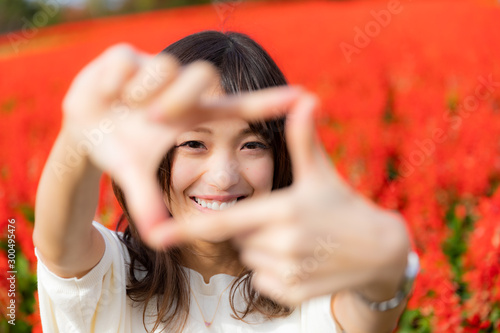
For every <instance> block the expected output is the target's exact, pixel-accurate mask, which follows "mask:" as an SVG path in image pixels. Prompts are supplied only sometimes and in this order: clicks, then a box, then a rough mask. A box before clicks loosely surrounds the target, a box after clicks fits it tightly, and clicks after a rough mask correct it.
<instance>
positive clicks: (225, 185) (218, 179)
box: [205, 153, 240, 191]
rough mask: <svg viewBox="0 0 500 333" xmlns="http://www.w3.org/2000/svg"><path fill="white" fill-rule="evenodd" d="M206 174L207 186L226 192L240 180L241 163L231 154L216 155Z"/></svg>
mask: <svg viewBox="0 0 500 333" xmlns="http://www.w3.org/2000/svg"><path fill="white" fill-rule="evenodd" d="M210 162H211V163H209V168H210V169H209V170H208V172H207V173H206V174H205V175H206V177H207V184H208V186H210V187H212V188H216V189H217V190H218V191H226V190H228V189H229V188H231V186H233V185H236V184H238V182H239V180H240V163H239V162H238V160H237V159H236V158H235V157H234V156H231V155H230V154H224V153H221V154H214V155H213V156H212V158H211V161H210Z"/></svg>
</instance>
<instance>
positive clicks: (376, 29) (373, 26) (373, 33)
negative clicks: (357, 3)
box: [339, 0, 403, 63]
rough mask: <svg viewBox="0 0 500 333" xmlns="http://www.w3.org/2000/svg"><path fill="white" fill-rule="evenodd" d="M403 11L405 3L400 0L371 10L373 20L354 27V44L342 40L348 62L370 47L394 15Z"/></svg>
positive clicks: (341, 46) (391, 0) (391, 1)
mask: <svg viewBox="0 0 500 333" xmlns="http://www.w3.org/2000/svg"><path fill="white" fill-rule="evenodd" d="M402 11H403V5H402V4H401V2H400V1H399V0H390V1H389V2H388V3H387V9H381V10H379V11H375V10H371V11H370V15H371V16H372V18H373V19H372V20H370V21H368V22H367V23H366V24H365V26H364V27H359V26H355V27H354V38H353V42H352V44H350V43H347V42H341V43H340V44H339V47H340V50H341V51H342V54H343V55H344V58H345V60H346V61H347V63H351V61H352V56H353V55H354V54H360V53H361V50H362V49H364V48H366V47H368V45H370V43H371V41H372V40H373V39H374V38H376V37H378V36H379V35H380V33H381V32H382V30H383V29H384V28H387V26H389V24H390V23H391V22H392V18H393V16H394V15H398V14H400V13H401V12H402Z"/></svg>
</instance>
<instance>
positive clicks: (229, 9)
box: [212, 0, 243, 23]
mask: <svg viewBox="0 0 500 333" xmlns="http://www.w3.org/2000/svg"><path fill="white" fill-rule="evenodd" d="M242 3H243V0H232V1H230V0H213V1H212V6H214V9H215V12H216V13H217V15H218V16H219V19H220V20H221V21H222V23H225V22H226V20H227V19H228V18H229V16H231V15H232V14H233V12H234V10H235V9H236V8H237V7H238V6H239V5H241V4H242Z"/></svg>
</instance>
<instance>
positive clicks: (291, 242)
mask: <svg viewBox="0 0 500 333" xmlns="http://www.w3.org/2000/svg"><path fill="white" fill-rule="evenodd" d="M305 236H306V235H304V230H301V229H299V228H297V227H294V225H293V224H291V225H283V224H272V225H266V227H265V228H262V230H258V231H256V232H254V233H249V234H248V235H247V236H246V237H245V236H243V237H239V236H238V237H236V238H237V240H236V239H234V241H235V242H236V243H237V245H238V246H239V247H240V248H242V249H251V250H254V251H260V252H263V253H272V254H274V255H278V256H281V257H284V258H287V257H289V258H293V257H299V256H301V255H302V254H304V253H305V254H307V253H309V252H310V251H308V246H307V245H308V244H307V242H304V241H303V240H304V238H305Z"/></svg>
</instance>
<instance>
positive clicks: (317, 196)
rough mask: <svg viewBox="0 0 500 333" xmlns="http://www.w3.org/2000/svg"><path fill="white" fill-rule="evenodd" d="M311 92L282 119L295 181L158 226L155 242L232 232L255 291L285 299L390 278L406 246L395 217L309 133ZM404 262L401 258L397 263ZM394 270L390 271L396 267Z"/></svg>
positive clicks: (225, 236) (221, 237)
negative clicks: (357, 188) (356, 185)
mask: <svg viewBox="0 0 500 333" xmlns="http://www.w3.org/2000/svg"><path fill="white" fill-rule="evenodd" d="M317 106H318V101H317V99H316V97H314V96H313V95H311V94H309V93H304V94H302V95H301V96H300V97H299V99H298V101H297V102H296V103H295V104H294V106H293V109H292V110H291V112H290V113H289V118H288V120H287V125H286V126H287V128H286V131H287V143H288V147H289V149H290V154H291V158H292V164H293V171H294V183H293V185H292V186H291V187H289V188H287V189H283V190H279V191H275V192H272V193H271V194H270V196H266V197H261V198H251V199H245V200H243V201H241V202H239V203H238V204H237V205H236V206H235V207H232V208H230V209H228V210H225V211H222V212H218V213H217V214H210V215H207V216H202V217H197V218H195V219H193V220H192V221H191V222H190V223H188V224H177V225H167V226H165V228H164V230H163V231H162V233H158V234H157V235H156V236H157V240H156V244H157V246H166V245H174V244H179V243H182V242H191V241H194V240H196V239H202V240H204V241H209V242H220V241H223V240H227V239H232V240H233V241H234V242H235V244H236V245H237V246H238V247H239V248H240V250H241V252H240V253H241V259H242V261H243V263H244V264H246V265H247V266H248V267H250V268H252V269H253V270H254V272H255V276H254V278H253V283H254V285H255V287H256V288H257V289H258V290H260V291H261V292H262V293H264V294H266V295H268V296H270V297H271V298H274V299H276V300H278V301H279V302H281V303H284V304H291V305H295V304H299V303H301V302H302V301H304V300H306V299H308V298H312V297H315V296H319V295H325V294H329V293H334V292H337V291H340V290H343V289H347V288H362V287H366V286H369V285H372V284H374V283H377V282H386V281H390V283H392V284H395V283H397V282H394V281H393V280H394V279H399V278H400V277H401V276H402V271H401V268H400V267H401V265H400V263H401V260H405V259H406V254H407V252H405V249H407V248H408V244H407V238H406V231H405V230H404V227H403V225H402V224H401V222H400V221H399V220H398V219H397V218H396V217H395V216H392V215H390V214H388V213H386V212H384V211H383V210H381V209H379V208H377V207H376V206H375V205H373V204H371V203H370V202H368V201H367V200H365V199H364V198H362V197H361V196H359V195H357V194H356V193H355V192H353V190H352V189H351V188H349V186H347V185H346V184H345V183H344V181H343V180H342V179H341V177H340V176H339V175H338V174H337V172H336V170H335V169H334V167H333V166H332V164H331V163H330V161H329V159H328V158H327V156H326V154H325V153H324V151H323V149H322V147H321V145H320V144H319V142H318V140H317V138H316V136H315V127H314V120H313V111H314V109H316V108H317ZM403 267H404V266H403ZM398 269H399V271H396V270H398Z"/></svg>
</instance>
